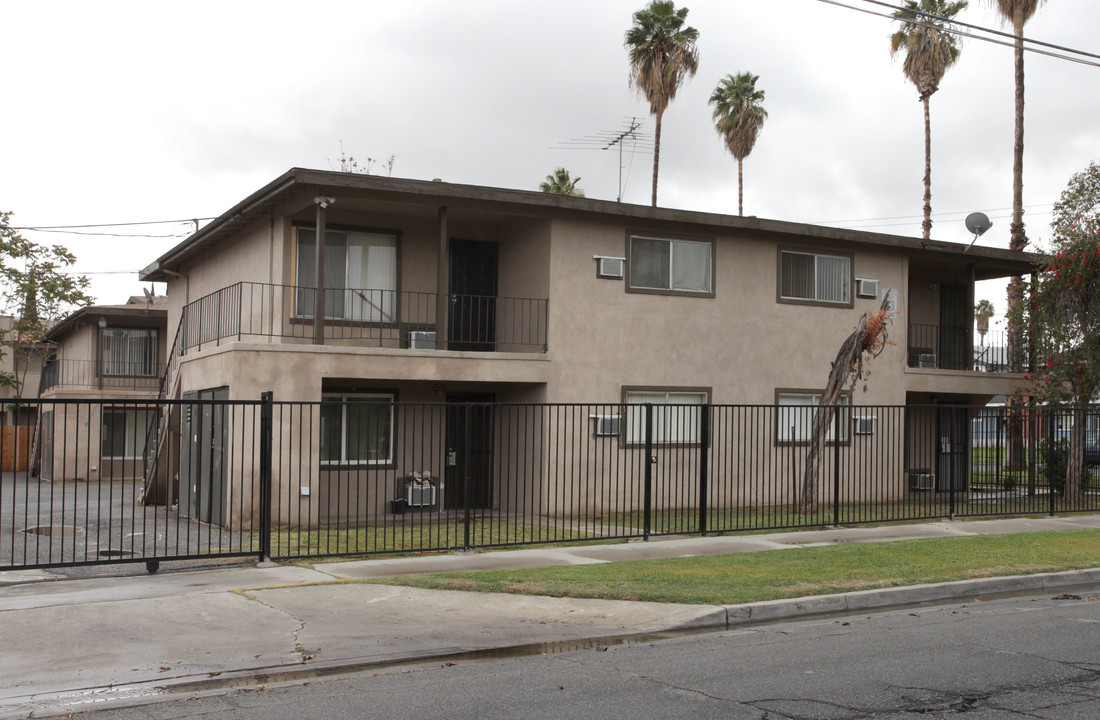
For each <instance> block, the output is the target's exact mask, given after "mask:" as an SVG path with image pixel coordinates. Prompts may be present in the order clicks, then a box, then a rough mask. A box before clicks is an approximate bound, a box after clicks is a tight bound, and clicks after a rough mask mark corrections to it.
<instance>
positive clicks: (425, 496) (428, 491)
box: [405, 485, 435, 507]
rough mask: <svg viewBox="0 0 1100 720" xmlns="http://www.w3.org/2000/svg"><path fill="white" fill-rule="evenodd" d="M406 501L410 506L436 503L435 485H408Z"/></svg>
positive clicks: (425, 505) (424, 505)
mask: <svg viewBox="0 0 1100 720" xmlns="http://www.w3.org/2000/svg"><path fill="white" fill-rule="evenodd" d="M405 503H406V504H407V505H408V506H409V507H427V506H429V505H435V485H408V486H406V487H405Z"/></svg>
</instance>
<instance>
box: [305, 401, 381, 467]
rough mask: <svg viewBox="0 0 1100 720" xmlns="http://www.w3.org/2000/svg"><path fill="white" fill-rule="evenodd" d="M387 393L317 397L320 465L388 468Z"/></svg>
mask: <svg viewBox="0 0 1100 720" xmlns="http://www.w3.org/2000/svg"><path fill="white" fill-rule="evenodd" d="M393 401H394V396H393V394H391V393H325V394H324V395H322V396H321V463H322V464H326V465H338V464H343V465H388V464H390V463H391V462H392V461H393Z"/></svg>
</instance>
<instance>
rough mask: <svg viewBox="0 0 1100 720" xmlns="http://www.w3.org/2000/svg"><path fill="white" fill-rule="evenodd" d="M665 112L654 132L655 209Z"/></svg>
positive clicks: (658, 116)
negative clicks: (662, 125) (662, 119)
mask: <svg viewBox="0 0 1100 720" xmlns="http://www.w3.org/2000/svg"><path fill="white" fill-rule="evenodd" d="M664 114H665V111H664V110H661V111H660V112H658V113H657V128H656V129H655V130H654V131H653V203H652V204H653V207H657V168H658V167H659V166H660V164H661V118H662V117H663V116H664Z"/></svg>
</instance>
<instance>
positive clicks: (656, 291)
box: [623, 230, 718, 298]
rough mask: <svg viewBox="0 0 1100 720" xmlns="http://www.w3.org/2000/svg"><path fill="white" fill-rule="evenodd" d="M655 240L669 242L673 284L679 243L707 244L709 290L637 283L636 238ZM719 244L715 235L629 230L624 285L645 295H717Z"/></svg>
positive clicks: (670, 276)
mask: <svg viewBox="0 0 1100 720" xmlns="http://www.w3.org/2000/svg"><path fill="white" fill-rule="evenodd" d="M635 239H639V240H653V241H657V242H667V243H668V244H669V285H670V286H671V285H672V267H673V263H674V248H675V245H676V244H677V243H680V244H692V245H706V246H708V247H709V250H710V267H709V268H708V270H709V273H708V279H707V282H708V284H709V285H710V288H709V289H708V290H678V289H675V288H672V287H667V288H651V287H645V286H641V285H635V284H634V280H633V273H634V257H633V255H634V240H635ZM717 245H718V243H717V242H716V241H715V238H714V237H703V236H692V235H676V234H671V233H651V232H646V231H642V230H628V231H627V233H626V264H625V267H624V268H623V276H624V280H625V282H624V283H623V285H624V286H625V287H626V291H627V292H629V293H639V294H644V295H674V296H677V297H703V298H712V297H715V280H716V274H715V267H716V265H717V252H716V251H717Z"/></svg>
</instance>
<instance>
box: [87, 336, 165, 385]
mask: <svg viewBox="0 0 1100 720" xmlns="http://www.w3.org/2000/svg"><path fill="white" fill-rule="evenodd" d="M119 332H125V333H137V332H140V333H149V335H150V337H149V338H148V339H147V341H146V342H145V344H147V345H148V346H149V347H147V348H146V350H151V351H152V352H151V354H150V356H149V357H146V358H145V359H143V360H141V361H134V360H115V359H109V358H107V357H106V354H107V350H108V347H107V346H108V343H107V334H108V333H119ZM98 341H99V353H98V355H99V374H100V377H105V378H107V377H114V378H152V377H159V376H160V332H159V330H158V329H157V328H151V327H101V328H99V336H98ZM131 342H132V341H131V340H130V339H127V340H126V344H127V355H129V354H130V350H131V346H130V343H131ZM120 364H122V365H124V366H125V369H126V370H133V369H135V367H137V366H138V365H141V366H142V367H140V368H138V369H140V370H143V372H112V370H111V369H112V367H113V366H117V365H120ZM146 370H147V371H146Z"/></svg>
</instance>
